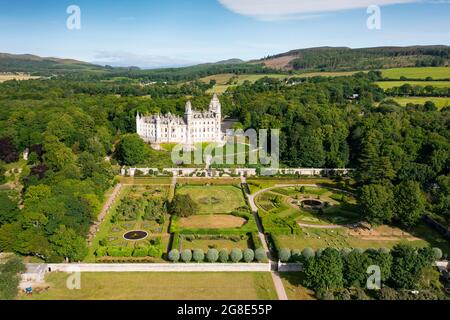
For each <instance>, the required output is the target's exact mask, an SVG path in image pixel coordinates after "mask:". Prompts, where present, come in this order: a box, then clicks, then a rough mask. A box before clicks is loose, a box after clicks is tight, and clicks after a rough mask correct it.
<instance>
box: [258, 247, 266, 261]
mask: <svg viewBox="0 0 450 320" xmlns="http://www.w3.org/2000/svg"><path fill="white" fill-rule="evenodd" d="M266 258H267V256H266V252H265V250H264V249H263V248H258V249H256V250H255V259H256V260H257V261H258V262H263V261H264V260H265V259H266Z"/></svg>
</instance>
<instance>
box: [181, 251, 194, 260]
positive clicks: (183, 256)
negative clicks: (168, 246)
mask: <svg viewBox="0 0 450 320" xmlns="http://www.w3.org/2000/svg"><path fill="white" fill-rule="evenodd" d="M181 260H183V262H191V260H192V251H191V250H189V249H186V250H183V252H181Z"/></svg>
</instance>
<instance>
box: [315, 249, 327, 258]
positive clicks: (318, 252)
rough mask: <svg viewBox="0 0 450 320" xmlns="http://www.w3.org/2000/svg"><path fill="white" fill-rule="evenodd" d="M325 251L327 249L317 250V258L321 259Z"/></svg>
mask: <svg viewBox="0 0 450 320" xmlns="http://www.w3.org/2000/svg"><path fill="white" fill-rule="evenodd" d="M324 250H325V249H323V248H320V249H317V251H316V256H317V257H320V256H321V255H322V253H323V251H324Z"/></svg>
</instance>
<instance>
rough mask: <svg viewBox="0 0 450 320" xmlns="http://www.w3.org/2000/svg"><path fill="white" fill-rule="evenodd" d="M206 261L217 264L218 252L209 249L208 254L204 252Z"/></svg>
mask: <svg viewBox="0 0 450 320" xmlns="http://www.w3.org/2000/svg"><path fill="white" fill-rule="evenodd" d="M206 260H208V261H209V262H212V263H214V262H217V260H219V251H217V250H216V249H209V250H208V252H206Z"/></svg>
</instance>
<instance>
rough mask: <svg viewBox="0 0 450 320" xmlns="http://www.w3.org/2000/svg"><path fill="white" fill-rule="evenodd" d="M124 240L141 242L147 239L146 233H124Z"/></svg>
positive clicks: (137, 231)
mask: <svg viewBox="0 0 450 320" xmlns="http://www.w3.org/2000/svg"><path fill="white" fill-rule="evenodd" d="M123 237H124V239H125V240H130V241H137V240H142V239H145V238H147V237H148V232H147V231H142V230H134V231H129V232H127V233H125V234H124V235H123Z"/></svg>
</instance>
